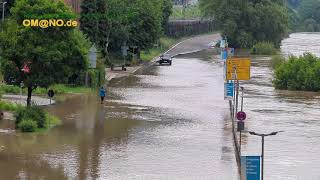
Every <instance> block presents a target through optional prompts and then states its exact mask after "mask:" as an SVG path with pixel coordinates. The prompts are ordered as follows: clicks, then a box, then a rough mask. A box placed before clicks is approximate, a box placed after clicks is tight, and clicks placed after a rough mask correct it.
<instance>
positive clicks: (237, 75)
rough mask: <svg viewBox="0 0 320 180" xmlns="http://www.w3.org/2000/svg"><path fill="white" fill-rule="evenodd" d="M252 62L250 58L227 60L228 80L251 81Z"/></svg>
mask: <svg viewBox="0 0 320 180" xmlns="http://www.w3.org/2000/svg"><path fill="white" fill-rule="evenodd" d="M250 68H251V61H250V59H249V58H239V57H233V58H228V59H227V80H250Z"/></svg>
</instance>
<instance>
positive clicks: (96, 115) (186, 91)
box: [0, 59, 238, 180]
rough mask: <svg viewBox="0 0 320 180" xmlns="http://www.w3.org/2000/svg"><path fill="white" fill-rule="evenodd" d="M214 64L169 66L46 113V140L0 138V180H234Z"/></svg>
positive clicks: (181, 62) (228, 132)
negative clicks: (54, 120) (54, 123)
mask: <svg viewBox="0 0 320 180" xmlns="http://www.w3.org/2000/svg"><path fill="white" fill-rule="evenodd" d="M221 74H222V67H221V64H219V63H215V62H212V61H202V60H199V59H174V63H173V66H161V67H160V66H154V67H151V68H150V69H147V70H142V71H140V72H138V73H137V74H136V75H134V76H131V77H129V78H123V79H120V80H116V81H113V82H112V83H111V84H110V86H109V87H108V92H109V93H108V98H107V101H106V103H105V104H104V105H101V104H100V103H99V99H98V97H97V96H96V95H81V96H72V97H68V98H67V99H66V101H65V102H64V103H62V104H59V105H56V106H53V107H51V108H48V110H49V111H50V112H51V113H53V114H55V115H57V116H59V117H61V118H62V119H63V124H62V125H60V126H58V127H55V128H54V129H52V130H51V131H50V132H49V133H47V134H36V135H35V134H19V133H10V132H7V133H1V135H0V147H1V150H0V177H1V178H0V179H15V178H18V179H183V180H184V179H210V180H211V179H219V180H230V179H237V178H238V176H237V166H236V162H235V156H234V148H233V144H232V136H231V129H230V128H231V127H230V117H229V111H228V104H227V102H225V101H224V100H223V79H222V75H221Z"/></svg>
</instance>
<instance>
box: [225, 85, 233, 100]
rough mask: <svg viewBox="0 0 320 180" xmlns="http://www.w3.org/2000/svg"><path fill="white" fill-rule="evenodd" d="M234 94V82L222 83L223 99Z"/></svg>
mask: <svg viewBox="0 0 320 180" xmlns="http://www.w3.org/2000/svg"><path fill="white" fill-rule="evenodd" d="M233 94H234V83H224V99H232V98H233Z"/></svg>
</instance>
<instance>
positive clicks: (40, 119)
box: [15, 106, 46, 128]
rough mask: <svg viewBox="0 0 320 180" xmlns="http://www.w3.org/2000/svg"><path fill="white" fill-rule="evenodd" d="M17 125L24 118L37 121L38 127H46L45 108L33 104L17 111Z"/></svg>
mask: <svg viewBox="0 0 320 180" xmlns="http://www.w3.org/2000/svg"><path fill="white" fill-rule="evenodd" d="M15 116H16V125H18V124H19V123H20V122H21V121H22V120H24V119H31V120H33V121H35V122H36V123H37V126H38V128H44V127H45V121H46V114H45V112H44V110H43V109H41V108H39V107H37V106H31V107H27V108H24V109H20V110H18V111H17V113H16V115H15Z"/></svg>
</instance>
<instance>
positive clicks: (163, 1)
mask: <svg viewBox="0 0 320 180" xmlns="http://www.w3.org/2000/svg"><path fill="white" fill-rule="evenodd" d="M98 4H100V5H98ZM81 7H82V13H81V17H80V22H81V29H82V30H83V32H84V33H85V34H86V35H87V36H88V37H89V39H90V40H91V42H93V43H95V44H98V45H99V48H100V50H101V51H102V52H103V53H106V54H105V55H107V54H109V55H110V54H117V53H120V52H121V46H123V45H124V44H126V45H129V46H138V47H139V48H141V49H145V48H148V47H151V46H152V45H153V44H154V43H155V42H157V41H158V40H159V37H160V36H161V35H162V26H163V25H164V24H165V23H166V21H167V20H168V16H169V15H170V13H171V11H170V10H171V7H172V5H171V4H170V0H153V1H150V0H122V1H119V0H93V1H92V0H84V1H83V2H82V5H81Z"/></svg>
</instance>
